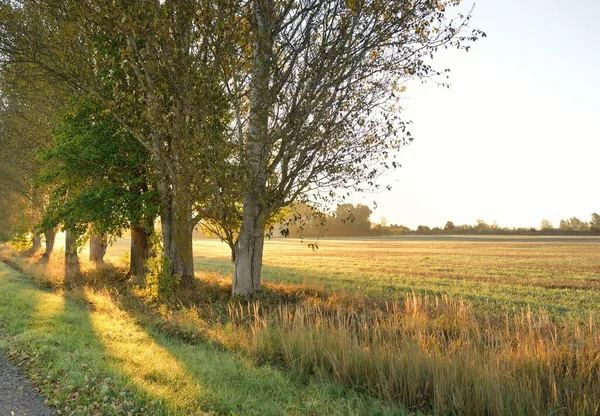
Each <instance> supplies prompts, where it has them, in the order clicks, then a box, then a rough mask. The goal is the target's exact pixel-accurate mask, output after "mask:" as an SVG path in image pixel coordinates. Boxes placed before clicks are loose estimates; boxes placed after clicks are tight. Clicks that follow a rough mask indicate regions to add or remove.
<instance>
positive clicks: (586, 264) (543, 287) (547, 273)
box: [195, 238, 600, 321]
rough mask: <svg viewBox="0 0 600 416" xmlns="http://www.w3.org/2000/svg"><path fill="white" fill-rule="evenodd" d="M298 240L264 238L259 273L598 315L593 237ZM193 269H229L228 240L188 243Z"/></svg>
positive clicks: (484, 304) (355, 289) (506, 307)
mask: <svg viewBox="0 0 600 416" xmlns="http://www.w3.org/2000/svg"><path fill="white" fill-rule="evenodd" d="M319 247H320V248H319V250H316V251H312V250H310V249H308V248H307V246H306V244H301V243H300V241H299V240H295V239H289V240H282V239H278V240H272V241H267V242H266V244H265V257H264V267H263V279H264V280H265V281H270V282H283V283H294V284H299V283H303V284H307V285H309V286H319V287H322V288H324V289H325V290H331V291H346V292H352V293H360V294H364V295H367V296H370V297H375V298H379V299H383V300H392V299H397V298H402V297H404V296H405V295H406V293H407V292H408V293H412V292H413V291H414V292H415V293H420V294H427V295H451V296H458V297H461V298H464V299H468V300H469V303H470V304H471V306H473V307H474V308H476V309H479V310H485V311H494V310H495V311H498V312H500V313H505V312H519V311H520V310H521V309H523V308H525V307H531V308H534V309H545V310H548V311H550V312H551V314H553V315H554V316H559V317H568V318H573V319H576V320H580V321H587V320H588V319H589V317H590V315H592V316H594V317H596V318H600V307H599V306H598V305H600V243H580V242H577V239H573V241H569V242H565V241H558V242H526V241H523V242H513V241H511V242H505V241H503V239H501V238H500V239H498V241H492V242H471V241H451V242H448V241H431V240H426V241H393V240H392V241H390V240H385V239H383V240H363V241H360V240H324V241H321V242H320V244H319ZM195 253H196V260H195V265H196V269H197V270H198V272H199V273H200V274H202V273H205V272H211V273H218V274H220V275H222V276H229V275H230V274H231V262H230V261H229V252H228V248H227V247H226V246H225V245H224V244H221V243H219V242H217V241H214V240H200V241H197V242H196V244H195Z"/></svg>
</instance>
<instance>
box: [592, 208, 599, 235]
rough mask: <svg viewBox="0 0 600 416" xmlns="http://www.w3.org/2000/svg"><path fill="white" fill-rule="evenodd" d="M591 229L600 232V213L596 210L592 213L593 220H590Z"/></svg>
mask: <svg viewBox="0 0 600 416" xmlns="http://www.w3.org/2000/svg"><path fill="white" fill-rule="evenodd" d="M590 231H592V232H600V215H599V214H597V213H595V212H594V213H593V214H592V220H591V221H590Z"/></svg>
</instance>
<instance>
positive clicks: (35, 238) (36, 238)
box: [31, 233, 42, 254]
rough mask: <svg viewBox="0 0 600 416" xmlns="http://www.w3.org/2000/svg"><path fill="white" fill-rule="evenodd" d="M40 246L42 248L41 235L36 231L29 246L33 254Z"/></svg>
mask: <svg viewBox="0 0 600 416" xmlns="http://www.w3.org/2000/svg"><path fill="white" fill-rule="evenodd" d="M41 248H42V237H41V236H40V235H39V234H38V233H36V234H34V236H33V244H32V246H31V253H32V254H35V253H36V252H37V251H38V250H39V249H41Z"/></svg>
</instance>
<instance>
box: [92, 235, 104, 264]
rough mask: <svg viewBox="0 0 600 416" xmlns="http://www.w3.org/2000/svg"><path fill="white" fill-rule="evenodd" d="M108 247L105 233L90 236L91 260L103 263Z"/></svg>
mask: <svg viewBox="0 0 600 416" xmlns="http://www.w3.org/2000/svg"><path fill="white" fill-rule="evenodd" d="M107 247H108V244H107V241H106V236H105V235H96V234H92V235H91V236H90V261H93V262H94V263H96V264H103V263H104V255H105V254H106V249H107Z"/></svg>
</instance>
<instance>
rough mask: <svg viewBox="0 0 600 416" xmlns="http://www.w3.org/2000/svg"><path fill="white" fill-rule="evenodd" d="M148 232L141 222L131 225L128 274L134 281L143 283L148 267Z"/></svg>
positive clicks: (149, 232)
mask: <svg viewBox="0 0 600 416" xmlns="http://www.w3.org/2000/svg"><path fill="white" fill-rule="evenodd" d="M150 234H151V231H147V230H146V229H145V228H144V227H143V226H142V225H141V224H137V223H134V224H132V225H131V255H130V261H129V276H131V277H133V280H134V282H135V283H137V284H139V285H144V284H145V283H146V275H147V274H148V269H147V268H146V262H147V261H148V258H149V257H150Z"/></svg>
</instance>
